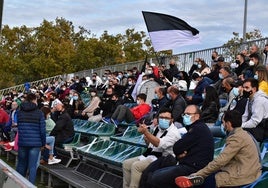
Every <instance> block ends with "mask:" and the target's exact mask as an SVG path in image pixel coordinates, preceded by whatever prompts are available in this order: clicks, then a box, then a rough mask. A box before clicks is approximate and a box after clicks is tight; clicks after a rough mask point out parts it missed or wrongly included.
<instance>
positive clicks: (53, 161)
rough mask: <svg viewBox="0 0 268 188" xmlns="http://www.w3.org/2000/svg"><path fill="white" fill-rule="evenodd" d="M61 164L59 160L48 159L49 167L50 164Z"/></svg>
mask: <svg viewBox="0 0 268 188" xmlns="http://www.w3.org/2000/svg"><path fill="white" fill-rule="evenodd" d="M60 162H61V159H56V158H53V159H48V164H49V165H51V164H57V163H60Z"/></svg>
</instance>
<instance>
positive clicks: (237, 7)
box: [2, 0, 268, 53]
mask: <svg viewBox="0 0 268 188" xmlns="http://www.w3.org/2000/svg"><path fill="white" fill-rule="evenodd" d="M244 3H245V0H214V1H213V0H5V2H4V10H3V20H2V22H3V25H9V26H10V27H14V26H22V25H26V26H28V27H32V26H39V25H40V23H41V22H42V21H43V19H46V20H48V21H54V20H55V18H56V17H63V18H65V19H67V20H69V21H72V22H73V24H74V25H75V27H78V26H83V27H85V28H86V29H88V30H91V32H92V33H94V34H96V35H97V37H99V36H100V35H101V34H102V33H103V31H104V30H107V31H108V33H109V34H118V33H124V31H125V30H126V29H128V28H135V30H136V31H146V32H147V29H146V26H145V23H144V20H143V16H142V13H141V11H143V10H144V11H152V12H159V13H164V14H169V15H172V16H175V17H178V18H180V19H183V20H184V21H186V22H187V23H188V24H189V25H191V26H192V27H195V28H196V29H198V30H199V31H200V36H201V44H198V45H191V46H187V47H180V48H178V49H176V51H175V52H174V53H181V52H187V51H195V50H201V49H205V48H212V47H217V46H221V45H222V44H224V43H225V42H227V41H228V40H229V39H230V38H232V36H233V35H232V32H233V31H235V32H238V33H240V36H242V33H243V17H244ZM267 20H268V1H267V0H248V22H247V31H252V30H253V29H255V28H256V29H260V30H261V32H262V35H263V36H264V37H267V36H268V22H267ZM147 34H148V33H147Z"/></svg>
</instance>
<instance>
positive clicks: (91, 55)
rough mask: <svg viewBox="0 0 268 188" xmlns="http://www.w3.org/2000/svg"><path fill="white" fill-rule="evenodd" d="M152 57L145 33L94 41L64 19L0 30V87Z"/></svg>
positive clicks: (130, 31)
mask: <svg viewBox="0 0 268 188" xmlns="http://www.w3.org/2000/svg"><path fill="white" fill-rule="evenodd" d="M146 54H152V47H151V43H150V40H149V38H148V37H147V36H146V34H145V32H142V31H141V32H138V31H135V30H134V29H127V30H126V32H125V33H124V34H117V35H115V36H114V35H110V34H109V33H108V32H107V31H104V32H103V34H102V35H101V37H99V38H96V36H94V35H92V34H91V32H90V30H87V29H85V28H83V27H78V31H75V29H74V26H73V23H72V22H70V21H68V20H65V19H64V18H56V19H55V21H51V22H50V21H47V20H43V22H42V23H41V24H40V26H38V27H34V28H28V27H26V26H21V27H14V28H10V27H9V26H8V25H5V26H4V27H3V29H2V35H1V42H0V60H1V70H0V88H5V87H10V86H12V85H16V84H21V83H23V82H26V81H34V80H39V79H43V78H46V77H51V76H55V75H59V74H65V73H71V72H77V71H81V70H86V69H91V68H96V67H101V66H107V65H113V64H117V63H125V62H129V61H136V60H142V59H144V57H145V56H146Z"/></svg>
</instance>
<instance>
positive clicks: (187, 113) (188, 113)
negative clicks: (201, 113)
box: [181, 112, 197, 116]
mask: <svg viewBox="0 0 268 188" xmlns="http://www.w3.org/2000/svg"><path fill="white" fill-rule="evenodd" d="M192 114H197V113H196V112H195V113H190V112H186V113H183V114H182V115H181V116H185V115H187V116H190V115H192Z"/></svg>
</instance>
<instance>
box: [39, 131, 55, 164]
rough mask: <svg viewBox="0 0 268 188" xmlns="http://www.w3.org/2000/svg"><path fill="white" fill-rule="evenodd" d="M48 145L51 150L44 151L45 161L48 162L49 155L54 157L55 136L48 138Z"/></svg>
mask: <svg viewBox="0 0 268 188" xmlns="http://www.w3.org/2000/svg"><path fill="white" fill-rule="evenodd" d="M46 144H47V145H49V146H50V148H51V149H50V150H48V149H46V148H45V149H44V151H43V152H42V155H43V160H45V161H48V158H49V155H54V149H55V148H54V145H55V136H46Z"/></svg>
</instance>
